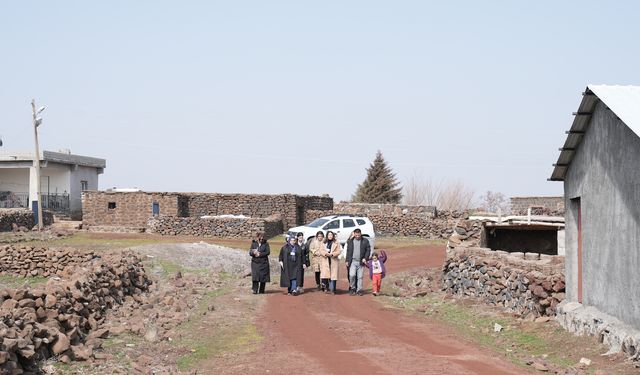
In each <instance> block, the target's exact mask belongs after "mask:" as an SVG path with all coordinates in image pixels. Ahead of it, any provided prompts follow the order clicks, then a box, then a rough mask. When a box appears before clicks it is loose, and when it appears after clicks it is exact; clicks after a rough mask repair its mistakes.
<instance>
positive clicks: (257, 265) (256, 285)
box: [249, 233, 271, 294]
mask: <svg viewBox="0 0 640 375" xmlns="http://www.w3.org/2000/svg"><path fill="white" fill-rule="evenodd" d="M270 252H271V250H270V249H269V244H268V243H267V240H266V239H265V238H264V234H263V233H258V234H256V239H255V240H253V241H251V247H250V248H249V255H250V256H251V281H252V287H251V289H253V294H258V293H260V294H263V293H264V287H265V286H266V284H267V283H268V282H269V281H271V271H270V269H269V253H270Z"/></svg>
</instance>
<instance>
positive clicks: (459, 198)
mask: <svg viewBox="0 0 640 375" xmlns="http://www.w3.org/2000/svg"><path fill="white" fill-rule="evenodd" d="M474 197H475V193H474V191H473V189H471V188H470V187H469V186H467V185H465V184H464V183H463V182H462V181H450V182H440V183H436V182H434V181H433V180H431V179H425V178H423V177H421V176H419V175H418V174H417V173H414V174H413V175H412V176H411V178H410V179H409V181H408V183H406V184H405V185H404V203H405V204H408V205H426V206H435V207H437V208H438V209H441V210H458V211H464V210H467V209H469V208H471V205H472V203H473V199H474Z"/></svg>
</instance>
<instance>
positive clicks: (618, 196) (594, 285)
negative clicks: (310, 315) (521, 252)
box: [550, 85, 640, 329]
mask: <svg viewBox="0 0 640 375" xmlns="http://www.w3.org/2000/svg"><path fill="white" fill-rule="evenodd" d="M639 134H640V87H637V86H606V85H588V86H587V88H586V90H585V91H584V93H583V95H582V100H581V102H580V105H579V107H578V110H577V112H575V113H574V119H573V123H572V125H571V128H570V130H569V131H568V132H567V138H566V140H565V142H564V145H563V147H562V148H560V156H559V157H558V161H557V163H556V164H554V169H553V173H552V175H551V178H550V180H552V181H563V182H564V199H565V209H566V211H565V222H566V238H565V247H566V262H565V264H566V265H565V267H566V284H567V285H566V292H567V300H569V301H574V302H580V303H582V304H583V305H585V306H593V307H595V308H597V309H598V310H600V311H601V312H603V313H605V314H609V315H611V316H614V317H615V318H618V319H619V320H621V321H623V322H625V323H626V324H629V325H631V326H632V327H634V328H636V329H640V288H639V287H638V285H640V272H639V270H640V137H639Z"/></svg>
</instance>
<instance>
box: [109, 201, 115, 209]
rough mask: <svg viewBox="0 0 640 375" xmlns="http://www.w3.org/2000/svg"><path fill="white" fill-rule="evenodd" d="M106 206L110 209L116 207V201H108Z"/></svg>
mask: <svg viewBox="0 0 640 375" xmlns="http://www.w3.org/2000/svg"><path fill="white" fill-rule="evenodd" d="M107 208H109V209H110V210H115V209H116V202H109V203H108V204H107Z"/></svg>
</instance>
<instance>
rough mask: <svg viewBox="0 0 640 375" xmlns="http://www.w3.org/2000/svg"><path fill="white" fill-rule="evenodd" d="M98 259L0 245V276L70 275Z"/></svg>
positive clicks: (72, 252)
mask: <svg viewBox="0 0 640 375" xmlns="http://www.w3.org/2000/svg"><path fill="white" fill-rule="evenodd" d="M96 258H98V256H97V255H96V254H95V253H93V252H80V251H78V250H74V249H57V250H54V249H49V248H45V247H34V246H26V245H22V246H19V245H0V274H3V275H14V276H22V277H28V276H43V277H49V276H53V275H58V276H62V275H65V274H66V275H71V274H72V273H73V270H74V269H76V268H77V267H79V266H82V265H85V264H88V263H90V262H91V261H92V260H94V259H96Z"/></svg>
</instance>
